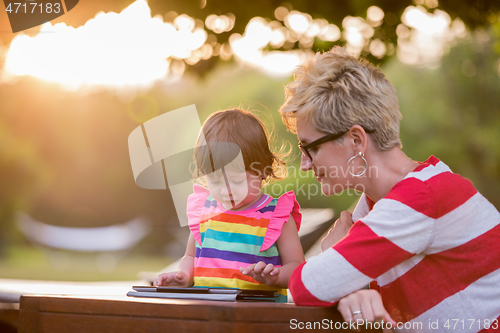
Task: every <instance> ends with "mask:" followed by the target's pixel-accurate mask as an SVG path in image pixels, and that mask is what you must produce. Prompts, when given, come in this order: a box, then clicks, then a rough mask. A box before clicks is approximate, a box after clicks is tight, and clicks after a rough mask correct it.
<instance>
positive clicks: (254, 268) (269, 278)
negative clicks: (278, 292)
mask: <svg viewBox="0 0 500 333" xmlns="http://www.w3.org/2000/svg"><path fill="white" fill-rule="evenodd" d="M240 272H241V273H243V274H245V275H248V276H251V277H253V278H254V279H255V280H257V281H258V282H260V283H264V284H266V285H268V286H270V287H274V286H275V285H276V284H277V283H278V277H279V275H280V269H279V267H274V265H273V264H268V265H266V263H265V262H263V261H259V262H258V263H256V264H251V265H250V266H248V267H246V268H243V267H240Z"/></svg>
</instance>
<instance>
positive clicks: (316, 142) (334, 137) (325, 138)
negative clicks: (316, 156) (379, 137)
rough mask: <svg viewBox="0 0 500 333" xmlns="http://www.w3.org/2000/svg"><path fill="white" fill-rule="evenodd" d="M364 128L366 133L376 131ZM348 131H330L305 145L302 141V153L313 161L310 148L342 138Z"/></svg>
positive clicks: (300, 144)
mask: <svg viewBox="0 0 500 333" xmlns="http://www.w3.org/2000/svg"><path fill="white" fill-rule="evenodd" d="M363 129H364V128H363ZM364 130H365V132H366V133H373V132H375V130H366V129H364ZM347 132H349V131H348V130H347V131H345V132H341V133H330V134H327V135H325V136H322V137H321V138H319V139H318V140H314V141H313V142H311V143H308V144H306V145H303V144H302V143H299V148H300V150H301V151H302V154H304V155H305V156H307V158H309V160H310V161H311V162H312V160H313V158H312V156H311V153H310V152H309V150H311V149H312V148H314V147H317V146H319V145H320V144H323V143H325V142H328V141H334V140H337V139H340V138H341V137H342V136H343V135H344V134H346V133H347Z"/></svg>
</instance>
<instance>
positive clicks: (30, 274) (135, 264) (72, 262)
mask: <svg viewBox="0 0 500 333" xmlns="http://www.w3.org/2000/svg"><path fill="white" fill-rule="evenodd" d="M97 258H98V254H82V253H71V252H62V251H58V252H55V251H49V250H45V249H39V248H34V247H29V246H22V247H12V248H10V249H8V251H7V255H6V256H5V257H3V258H0V278H4V279H28V280H54V281H111V280H112V281H127V280H138V279H139V278H138V275H137V274H138V272H141V271H151V272H157V271H159V270H161V269H163V268H164V267H165V266H167V265H168V264H169V263H170V262H171V261H172V259H170V258H168V257H162V256H147V255H145V254H137V253H129V254H126V255H123V257H121V258H118V259H117V262H116V265H114V268H113V269H111V268H110V267H113V265H108V266H107V267H106V266H103V264H102V263H101V264H100V265H99V264H98V259H97ZM103 268H104V269H103Z"/></svg>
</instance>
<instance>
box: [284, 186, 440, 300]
mask: <svg viewBox="0 0 500 333" xmlns="http://www.w3.org/2000/svg"><path fill="white" fill-rule="evenodd" d="M433 201H434V198H433V195H432V191H431V190H430V189H429V187H428V186H427V184H426V183H425V182H423V181H421V180H419V179H414V178H409V179H405V180H404V181H402V182H400V183H398V185H396V186H395V187H394V188H393V189H392V190H391V192H390V193H389V195H388V196H387V197H385V198H383V199H381V200H379V201H378V202H377V203H376V204H375V205H374V206H373V209H372V210H371V211H370V213H369V214H368V215H366V216H364V217H363V218H361V219H360V220H358V221H357V222H355V223H354V225H353V227H352V228H351V230H350V231H349V234H348V235H347V236H346V237H345V238H344V239H343V240H342V241H340V242H339V243H337V244H335V246H333V247H332V248H330V249H328V250H327V251H325V252H323V253H321V254H320V255H318V256H316V257H313V258H311V259H310V260H309V261H308V262H306V263H305V264H304V265H303V266H302V267H301V269H300V272H298V271H297V272H295V273H294V275H293V276H292V278H291V281H290V286H289V288H290V291H291V293H292V295H293V299H294V301H295V302H296V303H297V304H299V305H317V306H324V305H325V304H326V303H327V304H330V305H331V304H333V303H334V302H336V301H338V300H339V299H340V298H342V297H344V296H346V295H348V294H350V293H352V292H354V291H356V290H359V289H360V288H362V287H364V286H366V285H367V284H369V283H370V282H371V281H373V280H374V279H376V278H377V277H378V276H380V275H382V274H383V273H385V272H386V271H388V270H390V269H391V268H393V267H395V266H397V265H399V264H400V263H402V262H404V261H406V260H408V259H410V258H412V257H413V256H415V255H416V254H418V253H420V252H421V251H423V250H424V249H425V248H426V247H427V246H428V244H429V243H430V242H431V241H432V234H433V227H434V218H433V215H435V207H434V205H433ZM305 291H307V293H308V294H307V293H306V292H305Z"/></svg>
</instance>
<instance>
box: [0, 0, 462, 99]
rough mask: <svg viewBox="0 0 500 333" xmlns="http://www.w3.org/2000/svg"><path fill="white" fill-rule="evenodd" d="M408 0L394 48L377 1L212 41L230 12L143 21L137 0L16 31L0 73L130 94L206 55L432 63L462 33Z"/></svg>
mask: <svg viewBox="0 0 500 333" xmlns="http://www.w3.org/2000/svg"><path fill="white" fill-rule="evenodd" d="M416 3H417V6H409V7H407V8H406V10H405V11H404V13H403V15H402V17H401V22H402V23H400V24H399V25H397V27H396V35H397V39H398V44H397V47H396V46H395V45H394V44H393V43H391V42H390V41H388V40H387V39H384V37H383V36H384V32H383V29H384V26H383V24H384V23H385V24H386V25H389V26H391V25H395V24H397V22H399V21H398V18H397V17H396V16H395V14H393V13H391V12H387V13H384V11H383V10H382V9H381V8H379V7H377V6H370V7H369V8H368V9H367V12H366V18H362V17H353V16H347V17H345V18H344V19H343V21H342V26H341V27H339V26H337V25H335V24H332V23H330V22H328V21H327V20H326V19H323V18H313V17H312V16H311V15H310V14H307V13H302V12H300V11H297V10H293V9H291V6H288V7H289V8H287V7H285V6H280V7H278V8H276V10H275V12H274V15H275V17H276V20H269V19H264V18H262V17H254V18H252V19H251V20H250V21H249V22H248V23H247V25H246V28H245V31H244V32H243V33H242V34H240V33H232V34H231V35H230V36H229V38H228V41H227V42H219V41H218V39H217V38H218V37H217V35H220V34H222V33H227V32H231V31H232V30H233V28H234V24H235V20H236V17H235V16H234V15H233V14H231V13H226V14H223V15H217V14H210V15H208V16H207V17H206V18H205V20H204V21H202V20H200V19H196V18H193V17H190V16H189V15H186V14H178V13H177V12H174V11H170V12H168V13H166V14H165V15H163V16H162V15H156V16H154V17H151V10H150V8H149V6H148V4H147V2H146V1H145V0H137V1H135V2H134V3H132V4H131V5H130V6H128V7H127V8H125V9H124V10H123V11H122V12H121V13H119V14H117V13H113V12H110V13H103V12H100V13H97V14H96V16H95V17H94V18H92V19H90V20H89V21H87V22H86V23H85V25H83V26H81V27H77V28H74V27H71V26H69V27H68V26H66V25H65V24H64V23H60V24H56V25H54V26H52V25H51V24H50V23H46V24H44V25H43V26H42V28H41V31H40V33H39V34H37V35H35V36H27V35H25V34H23V33H19V34H18V35H17V36H16V37H15V38H14V39H13V41H12V43H11V45H10V48H9V49H8V51H7V52H6V55H5V68H4V69H3V72H2V73H1V76H0V79H2V80H3V81H5V80H9V79H11V78H13V77H17V76H23V75H31V76H34V77H37V78H40V79H43V80H46V81H49V82H55V83H59V84H61V85H63V86H64V87H65V88H67V89H72V90H76V89H80V90H85V89H99V88H105V89H116V90H120V91H123V90H124V89H125V90H127V91H130V90H132V91H135V90H141V89H148V88H149V87H151V86H152V85H153V84H154V83H155V82H157V81H159V80H178V79H179V78H181V77H182V76H183V75H184V72H185V70H186V68H187V66H193V65H196V64H197V63H199V62H200V61H203V60H208V59H210V58H212V57H219V58H220V59H221V60H223V61H229V60H231V59H235V61H236V62H238V63H240V64H242V65H247V66H250V68H255V69H258V70H261V71H264V72H266V73H267V74H269V75H271V76H288V75H290V74H291V73H292V71H293V69H294V68H295V67H296V66H297V65H300V64H302V63H303V62H304V61H306V60H307V59H308V58H309V57H310V56H311V55H312V54H313V52H312V51H311V49H313V48H314V47H315V43H316V42H317V41H319V42H320V43H321V41H324V42H336V43H338V44H340V45H344V46H345V48H346V50H347V52H348V53H350V54H352V55H354V56H356V57H359V56H366V55H368V54H371V55H372V56H373V57H375V58H379V59H381V58H383V57H385V56H387V55H390V54H392V53H394V52H395V51H397V55H398V57H399V58H400V60H401V61H402V62H404V63H406V64H410V65H416V66H435V65H436V63H437V62H438V61H439V60H440V59H441V57H442V56H443V55H444V54H445V53H446V52H447V50H448V49H449V47H450V45H452V43H453V42H454V41H455V40H456V39H457V38H461V37H464V36H465V35H466V34H467V31H466V28H465V25H464V24H463V22H462V21H460V19H455V20H454V21H451V19H450V17H449V15H448V14H447V13H445V12H443V11H441V10H438V9H435V10H433V11H432V12H428V9H426V8H434V7H436V6H437V0H418V1H416ZM423 6H426V7H423ZM376 31H377V33H376ZM380 31H382V34H380ZM0 51H1V50H0ZM75 64H77V65H75Z"/></svg>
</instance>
